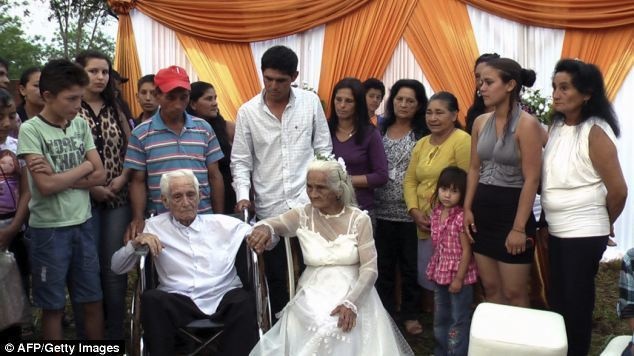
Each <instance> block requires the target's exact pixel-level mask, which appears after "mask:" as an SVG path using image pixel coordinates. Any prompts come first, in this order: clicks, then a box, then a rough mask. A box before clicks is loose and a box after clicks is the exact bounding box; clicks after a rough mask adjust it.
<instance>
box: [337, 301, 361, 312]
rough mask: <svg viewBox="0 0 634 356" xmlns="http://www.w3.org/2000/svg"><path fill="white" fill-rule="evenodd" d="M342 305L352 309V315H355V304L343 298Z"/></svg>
mask: <svg viewBox="0 0 634 356" xmlns="http://www.w3.org/2000/svg"><path fill="white" fill-rule="evenodd" d="M341 304H343V306H344V307H346V308H348V309H350V310H352V312H353V313H354V315H357V306H356V305H354V303H352V302H351V301H349V300H348V299H346V300H344V301H343V303H341Z"/></svg>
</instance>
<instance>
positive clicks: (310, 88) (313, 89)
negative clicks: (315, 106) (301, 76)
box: [292, 82, 319, 95]
mask: <svg viewBox="0 0 634 356" xmlns="http://www.w3.org/2000/svg"><path fill="white" fill-rule="evenodd" d="M292 86H293V88H299V89H302V90H306V91H312V92H313V93H315V94H317V90H315V88H313V87H311V86H310V85H308V83H307V82H302V85H301V86H300V85H299V84H297V83H294V84H293V85H292ZM317 95H319V94H317Z"/></svg>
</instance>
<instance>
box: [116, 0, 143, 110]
mask: <svg viewBox="0 0 634 356" xmlns="http://www.w3.org/2000/svg"><path fill="white" fill-rule="evenodd" d="M126 5H127V6H126ZM111 6H112V9H113V10H114V11H115V12H116V13H117V14H118V16H119V30H118V32H117V42H116V47H115V54H114V62H113V66H114V68H115V69H116V70H117V71H118V72H119V73H120V74H121V76H122V77H126V78H129V79H130V80H129V81H128V82H127V83H126V84H123V86H122V93H121V97H122V98H123V99H124V100H125V101H126V102H128V104H130V110H132V114H133V115H134V116H135V117H136V116H138V115H139V114H140V113H141V107H140V106H139V104H138V103H137V101H136V82H137V81H138V80H139V78H141V64H140V63H139V54H138V53H137V49H136V41H135V39H134V30H133V29H132V20H131V19H130V16H129V12H130V9H131V8H132V4H131V1H123V2H121V3H120V4H119V5H118V6H117V5H114V4H111Z"/></svg>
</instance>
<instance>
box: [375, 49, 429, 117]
mask: <svg viewBox="0 0 634 356" xmlns="http://www.w3.org/2000/svg"><path fill="white" fill-rule="evenodd" d="M399 79H416V80H418V81H420V82H422V83H423V85H424V86H425V91H426V92H427V97H430V96H432V94H434V91H433V89H432V88H431V85H430V84H429V82H428V81H427V79H426V78H425V74H423V70H422V69H421V68H420V65H419V64H418V62H416V59H415V58H414V54H412V50H411V49H410V48H409V46H408V45H407V42H406V41H405V39H404V38H401V39H400V41H398V45H397V46H396V49H395V50H394V54H393V55H392V59H391V60H390V64H388V65H387V69H386V70H385V74H384V75H383V79H381V80H382V81H383V84H385V98H384V99H383V102H382V103H381V106H379V108H378V109H377V111H376V112H377V114H382V113H383V111H384V110H385V109H384V106H385V101H386V100H387V98H388V96H389V94H390V88H391V87H392V85H393V84H394V83H395V82H396V81H397V80H399Z"/></svg>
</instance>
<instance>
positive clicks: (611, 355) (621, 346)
mask: <svg viewBox="0 0 634 356" xmlns="http://www.w3.org/2000/svg"><path fill="white" fill-rule="evenodd" d="M630 340H632V335H622V336H617V337H615V338H613V339H612V340H610V343H609V344H608V346H606V347H605V350H603V352H601V356H621V354H622V353H623V350H625V348H626V347H627V345H628V344H629V343H630Z"/></svg>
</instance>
